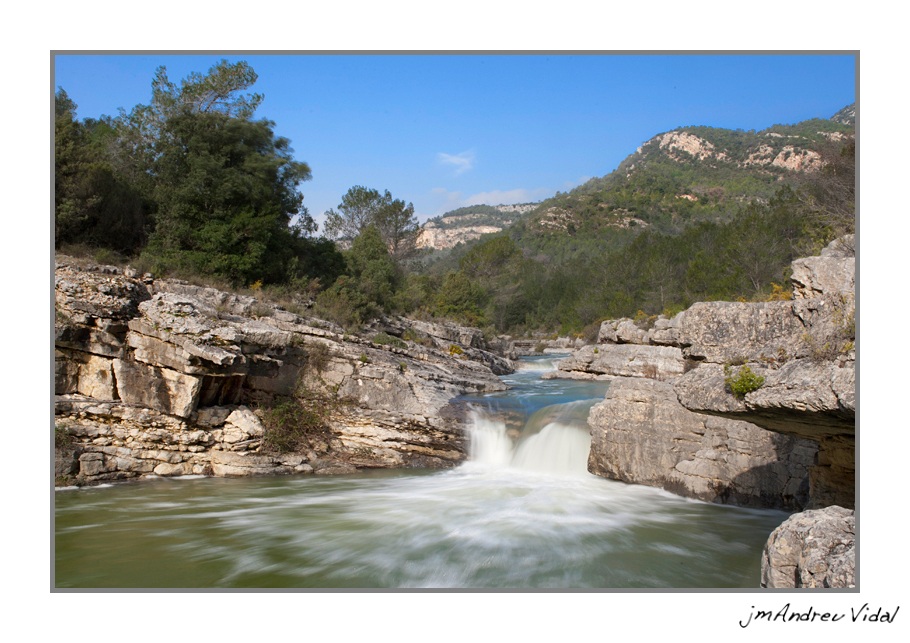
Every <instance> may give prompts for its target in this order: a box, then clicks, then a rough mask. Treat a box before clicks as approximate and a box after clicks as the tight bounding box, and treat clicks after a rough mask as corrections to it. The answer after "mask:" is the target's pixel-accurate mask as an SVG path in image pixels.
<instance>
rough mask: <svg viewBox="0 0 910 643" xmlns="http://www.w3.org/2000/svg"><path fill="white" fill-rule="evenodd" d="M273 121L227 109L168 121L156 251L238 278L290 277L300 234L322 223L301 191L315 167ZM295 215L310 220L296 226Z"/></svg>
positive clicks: (160, 166)
mask: <svg viewBox="0 0 910 643" xmlns="http://www.w3.org/2000/svg"><path fill="white" fill-rule="evenodd" d="M273 126H274V123H272V122H271V121H268V120H264V119H263V120H260V121H255V122H253V121H249V120H244V119H240V118H234V117H231V116H228V115H226V114H223V113H220V112H206V113H200V112H192V111H185V112H183V113H181V114H179V115H177V116H172V117H170V118H169V119H168V120H167V122H166V123H165V124H164V129H163V135H162V137H161V138H160V139H159V141H157V142H156V145H155V150H156V161H155V164H154V166H153V167H154V176H155V189H154V195H155V199H156V201H157V202H158V207H159V210H158V214H157V218H158V223H157V227H156V230H155V233H154V234H153V235H152V238H151V240H150V243H149V248H148V251H149V253H150V255H151V256H153V257H155V258H157V259H159V260H163V261H165V262H167V263H169V264H172V265H178V266H182V267H185V268H189V269H191V270H193V271H198V272H201V273H206V274H218V275H222V276H225V277H227V278H229V279H231V280H232V281H233V282H235V283H238V284H248V283H251V282H254V281H257V280H262V281H264V282H267V283H269V282H272V283H274V282H278V281H282V280H283V279H285V278H286V267H285V266H284V265H283V261H285V260H286V259H287V258H288V257H287V249H288V248H289V247H290V246H293V243H292V239H293V238H295V236H298V237H299V236H300V235H301V234H302V233H305V232H306V231H307V230H311V229H312V228H313V227H314V226H313V225H312V224H311V219H309V214H308V213H307V211H306V208H304V207H303V203H302V202H303V196H302V195H301V194H300V193H299V192H298V191H297V186H298V185H299V184H300V182H301V181H306V180H309V179H310V176H311V173H310V168H309V166H308V165H307V164H306V163H302V162H298V161H295V160H294V159H293V157H292V150H291V148H290V146H289V142H288V140H287V139H285V138H283V137H276V136H275V135H274V132H273V130H272V128H273ZM295 216H297V217H298V220H299V221H303V223H302V224H301V223H300V222H299V221H298V225H297V226H296V228H295V229H293V230H292V229H291V228H290V227H289V226H290V224H291V222H292V219H293V217H295ZM308 221H309V223H308Z"/></svg>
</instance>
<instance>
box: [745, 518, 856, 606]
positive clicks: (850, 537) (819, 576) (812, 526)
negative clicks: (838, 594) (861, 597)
mask: <svg viewBox="0 0 910 643" xmlns="http://www.w3.org/2000/svg"><path fill="white" fill-rule="evenodd" d="M855 532H856V519H855V516H854V512H853V510H850V509H845V508H843V507H837V506H831V507H825V508H824V509H816V510H811V511H804V512H802V513H798V514H794V515H793V516H790V518H788V519H787V520H786V521H785V522H784V523H783V524H782V525H781V526H780V527H778V528H777V529H775V530H774V531H773V532H772V533H771V537H770V538H768V542H767V543H766V544H765V548H764V551H763V553H762V564H761V586H762V587H787V588H789V587H855V584H856V580H855V568H856V553H855V541H856V535H855Z"/></svg>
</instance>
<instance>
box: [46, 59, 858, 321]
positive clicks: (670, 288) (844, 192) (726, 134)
mask: <svg viewBox="0 0 910 643" xmlns="http://www.w3.org/2000/svg"><path fill="white" fill-rule="evenodd" d="M255 81H256V74H255V72H254V71H253V70H252V69H251V68H250V67H249V66H248V65H247V64H246V63H242V62H241V63H237V64H234V65H231V64H228V63H227V62H225V61H222V63H219V64H218V65H216V66H215V67H213V68H212V69H210V70H209V72H208V74H206V75H203V74H198V73H197V74H191V75H190V76H189V77H188V78H186V79H184V80H183V81H182V82H181V83H180V85H179V86H178V85H176V84H174V83H172V82H171V81H170V80H169V79H168V77H167V73H166V70H165V68H164V67H161V68H159V70H158V73H157V74H156V76H155V78H154V80H153V81H152V88H151V89H152V91H151V94H152V98H151V101H150V102H149V104H148V105H137V106H136V107H134V108H133V109H132V110H131V111H130V112H126V111H125V110H121V113H120V114H119V115H118V116H117V117H110V116H104V115H100V116H97V117H87V118H83V119H82V120H80V119H78V118H77V109H78V108H77V105H76V103H75V100H76V99H77V98H78V97H74V98H70V97H69V96H68V95H67V93H66V91H65V90H64V89H63V88H59V89H58V91H57V94H56V101H55V246H56V247H57V249H58V250H61V251H64V252H69V253H72V254H79V253H83V254H91V255H93V256H94V258H95V259H96V260H100V261H103V262H126V261H129V262H130V263H131V264H133V266H134V267H136V268H138V269H140V270H142V271H149V272H152V273H154V274H156V275H165V274H169V275H170V276H177V277H181V278H184V279H189V280H193V281H197V282H200V283H216V284H220V285H222V286H223V285H230V286H231V287H233V288H235V289H246V290H247V291H250V292H255V293H256V294H257V296H259V297H265V298H272V299H273V300H275V301H279V302H281V303H282V304H283V305H285V306H286V307H287V308H288V309H289V310H293V311H299V312H303V311H310V312H312V313H314V314H316V315H321V316H323V317H326V318H329V319H332V320H333V321H336V322H337V323H339V324H341V325H343V326H345V327H346V328H356V327H357V326H359V325H360V324H362V323H363V322H364V321H366V320H367V319H369V318H370V317H371V316H373V315H376V314H378V313H380V312H387V313H400V314H405V315H411V316H418V317H424V318H429V317H449V318H455V319H458V320H460V321H463V322H468V323H471V324H474V325H477V326H480V327H483V328H484V329H485V330H486V331H488V332H489V333H501V332H510V333H513V334H517V333H525V332H530V331H535V330H546V331H549V332H552V331H561V332H569V331H573V332H582V331H583V330H584V329H585V328H586V327H587V328H593V327H594V326H595V325H596V322H597V321H598V320H599V319H602V318H609V317H621V316H630V317H639V318H647V317H651V316H654V315H656V314H659V313H662V312H668V313H672V312H674V311H677V310H681V309H682V308H684V307H686V306H688V305H690V304H691V303H692V302H694V301H697V300H704V299H719V298H723V299H737V298H748V299H756V298H759V299H760V298H767V297H783V296H786V293H784V292H783V291H782V289H781V287H780V284H784V283H787V274H786V271H787V270H788V269H789V268H788V267H789V264H790V262H791V261H792V260H793V258H795V257H796V256H800V255H805V254H806V253H811V252H813V251H816V250H818V249H820V248H821V247H822V246H823V244H826V243H827V242H828V241H830V240H831V239H832V238H834V237H835V236H839V235H842V234H844V233H846V232H852V231H853V228H854V226H855V219H854V211H855V203H854V199H855V197H854V194H855V188H854V181H855V140H854V138H853V134H852V132H853V128H852V122H853V119H854V118H855V116H854V114H855V108H854V106H848V107H847V108H845V109H844V110H841V111H840V112H838V114H837V118H836V119H832V120H819V119H815V120H811V121H805V122H803V123H798V124H795V125H775V126H773V127H770V128H768V129H766V130H762V131H759V132H754V131H749V132H744V131H741V130H736V131H732V130H724V129H718V128H712V127H706V126H696V127H684V128H678V129H676V130H673V131H671V132H666V133H663V134H658V135H657V136H655V137H653V138H652V139H650V140H649V141H646V142H645V143H643V144H642V146H641V147H640V148H639V149H638V150H637V151H635V152H634V153H632V154H631V155H630V156H629V157H628V158H626V159H625V160H624V161H623V162H622V163H621V164H620V165H619V167H618V168H616V170H614V171H613V172H611V173H610V174H608V175H607V176H604V177H601V178H597V179H592V180H590V181H588V182H586V183H585V184H583V185H580V186H578V187H577V188H575V189H573V190H571V191H570V192H568V193H557V195H556V196H554V197H553V198H551V199H547V200H546V201H544V202H542V203H540V204H539V205H537V204H524V205H522V206H521V207H516V206H470V207H469V208H463V209H460V210H455V211H452V212H449V213H446V215H444V216H443V217H439V218H438V219H437V220H433V221H432V223H433V227H434V228H436V229H441V230H443V231H444V230H446V229H457V228H458V227H459V226H466V225H470V226H482V225H489V226H491V227H498V228H502V230H501V231H500V232H498V233H496V234H493V235H486V236H484V237H482V238H480V239H476V240H470V241H468V242H467V243H463V244H459V245H458V246H456V247H455V248H454V249H453V250H452V252H451V253H449V254H448V256H445V257H443V258H442V259H440V260H438V261H431V262H430V263H429V264H427V263H426V262H422V261H421V258H422V255H423V254H424V253H423V251H421V249H420V248H419V245H420V244H419V243H418V238H419V235H420V233H421V230H420V227H419V226H418V224H417V221H416V218H415V216H414V208H413V205H412V204H406V203H405V202H404V201H402V200H400V199H395V198H394V197H393V196H392V195H391V194H390V193H389V192H388V190H385V191H384V192H380V191H379V190H377V189H373V188H369V187H364V186H354V187H352V188H351V189H350V190H349V191H348V192H347V194H345V195H343V197H342V199H341V203H340V204H339V205H338V207H337V209H334V210H331V211H329V212H328V213H326V214H327V226H326V230H325V231H324V233H326V234H328V235H329V238H326V237H317V236H316V226H315V224H314V221H313V219H312V217H311V216H310V214H309V212H308V211H307V209H306V207H305V206H304V205H303V200H304V199H303V195H302V193H301V192H300V186H301V184H302V183H304V182H305V181H307V180H308V179H309V178H310V176H311V169H310V167H309V165H307V164H306V163H305V162H302V161H298V160H296V159H295V158H294V153H293V150H292V149H291V146H290V141H288V140H287V139H285V138H283V137H281V136H280V135H278V134H277V133H276V132H277V125H276V124H275V123H274V122H271V121H268V120H264V119H260V120H253V118H252V115H253V113H254V112H255V110H256V107H257V106H258V105H259V104H260V102H261V101H262V100H263V97H262V96H260V95H259V94H252V93H244V92H247V90H249V89H250V88H251V87H252V86H253V85H254V83H255ZM336 240H337V241H339V242H341V241H343V242H344V243H343V244H342V243H339V244H338V245H336V243H335V241H336ZM341 245H343V246H344V247H345V248H347V249H345V250H341V249H340V248H339V246H341Z"/></svg>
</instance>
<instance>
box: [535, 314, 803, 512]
mask: <svg viewBox="0 0 910 643" xmlns="http://www.w3.org/2000/svg"><path fill="white" fill-rule="evenodd" d="M670 323H671V321H670V320H667V319H666V318H663V319H659V320H658V321H657V324H656V325H655V328H653V329H650V330H646V329H642V328H638V327H637V326H636V325H635V324H634V323H633V322H632V320H628V319H627V320H611V321H607V322H604V323H603V324H602V327H601V331H600V336H599V340H600V341H601V342H602V343H599V344H597V345H596V346H586V347H584V348H582V349H580V350H578V351H576V352H575V353H573V354H572V355H571V356H570V357H568V358H566V359H564V360H562V361H561V362H560V363H559V368H558V370H557V371H556V372H554V373H551V374H548V375H547V376H548V377H558V378H568V379H596V380H602V381H603V380H607V381H610V388H609V389H608V390H607V393H606V396H605V398H604V400H603V401H602V402H600V403H598V404H596V405H595V406H594V407H593V408H592V409H591V414H590V416H589V417H588V424H589V425H590V426H591V438H592V443H591V452H590V455H589V457H588V470H589V471H590V472H591V473H595V474H597V475H600V476H604V477H606V478H612V479H615V480H622V481H624V482H632V483H637V484H647V485H651V486H655V487H661V488H663V489H666V490H668V491H671V492H673V493H676V494H678V495H682V496H686V497H690V498H698V499H699V500H706V501H709V502H719V503H728V504H737V505H743V506H752V507H773V508H779V509H789V510H798V509H801V508H803V507H804V506H806V505H807V503H808V501H809V469H810V467H811V466H812V465H813V463H814V461H815V456H816V452H817V450H818V446H817V444H816V443H815V442H812V441H810V440H803V439H799V438H792V437H787V436H783V435H779V434H777V433H774V432H772V431H768V430H766V429H763V428H761V427H758V426H755V425H754V424H749V423H747V422H742V421H735V420H727V419H722V418H715V417H710V416H706V415H703V414H700V413H695V412H692V411H690V410H688V409H686V408H685V407H684V406H682V405H681V404H680V403H679V400H678V399H677V396H676V393H675V391H674V388H673V383H674V382H675V381H677V380H678V379H679V378H680V377H682V376H683V374H684V373H685V372H686V371H687V369H691V368H693V367H694V366H695V362H694V361H693V360H691V359H689V358H687V356H685V355H684V353H683V350H682V349H681V348H680V347H679V345H659V344H658V342H660V343H665V344H670V343H676V342H670V341H667V339H666V338H661V333H662V332H666V329H668V328H669V327H670ZM617 342H619V343H617ZM647 342H654V343H647Z"/></svg>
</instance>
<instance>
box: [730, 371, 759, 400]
mask: <svg viewBox="0 0 910 643" xmlns="http://www.w3.org/2000/svg"><path fill="white" fill-rule="evenodd" d="M724 375H726V376H727V377H725V378H724V383H725V384H726V385H727V387H728V388H729V389H730V391H731V392H732V393H733V395H735V396H736V397H738V398H740V399H742V398H744V397H746V394H747V393H751V392H752V391H755V390H758V389H759V388H761V386H762V384H764V383H765V378H764V377H762V376H761V375H757V374H756V373H753V372H752V369H751V368H749V367H748V366H743V367H742V368H740V369H739V370H738V371H737V373H736V375H733V369H732V368H731V367H730V365H729V364H728V365H725V366H724Z"/></svg>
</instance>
